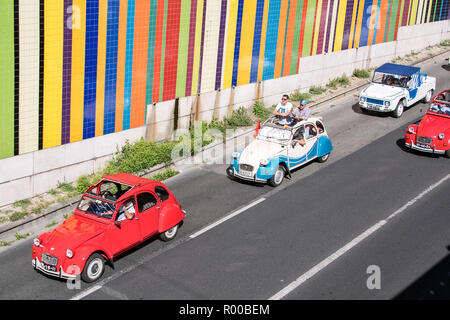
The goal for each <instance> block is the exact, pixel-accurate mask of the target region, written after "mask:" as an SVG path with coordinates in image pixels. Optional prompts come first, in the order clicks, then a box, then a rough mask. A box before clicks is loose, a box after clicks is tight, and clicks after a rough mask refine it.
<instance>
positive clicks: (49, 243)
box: [43, 214, 108, 257]
mask: <svg viewBox="0 0 450 320" xmlns="http://www.w3.org/2000/svg"><path fill="white" fill-rule="evenodd" d="M107 226H108V225H106V224H103V223H100V222H97V221H94V220H92V219H89V218H84V217H81V216H77V215H76V214H74V215H72V216H71V217H70V218H68V219H66V220H65V221H64V222H63V223H62V224H60V225H59V226H58V227H56V228H55V229H54V230H53V231H51V232H49V233H47V234H46V237H45V238H44V239H43V246H44V251H45V252H47V253H50V254H52V255H55V256H58V257H61V256H65V255H66V250H67V249H71V250H74V249H76V248H77V247H78V246H80V245H81V244H83V243H84V242H86V241H88V240H89V239H92V238H94V237H96V236H98V235H99V234H101V233H103V232H104V231H105V229H106V228H107ZM52 248H53V249H52Z"/></svg>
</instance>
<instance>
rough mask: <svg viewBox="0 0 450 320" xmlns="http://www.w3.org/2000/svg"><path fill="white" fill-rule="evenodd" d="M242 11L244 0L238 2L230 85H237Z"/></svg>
mask: <svg viewBox="0 0 450 320" xmlns="http://www.w3.org/2000/svg"><path fill="white" fill-rule="evenodd" d="M243 11H244V0H239V5H238V14H237V20H236V39H235V41H234V56H233V77H232V80H231V84H232V85H233V86H236V85H237V75H238V67H239V53H240V46H241V32H242V12H243Z"/></svg>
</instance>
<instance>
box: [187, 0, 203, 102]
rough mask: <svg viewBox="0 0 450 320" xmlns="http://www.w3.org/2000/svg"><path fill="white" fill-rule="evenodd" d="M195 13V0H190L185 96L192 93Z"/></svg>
mask: <svg viewBox="0 0 450 320" xmlns="http://www.w3.org/2000/svg"><path fill="white" fill-rule="evenodd" d="M200 1H201V0H200ZM196 15H197V0H191V17H190V25H189V45H188V46H189V47H188V59H187V72H186V97H189V96H190V95H191V94H192V92H191V91H192V70H193V67H194V49H195V25H196Z"/></svg>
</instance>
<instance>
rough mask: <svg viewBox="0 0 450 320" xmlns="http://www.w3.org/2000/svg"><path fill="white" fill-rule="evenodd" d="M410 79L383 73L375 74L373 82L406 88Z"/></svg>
mask: <svg viewBox="0 0 450 320" xmlns="http://www.w3.org/2000/svg"><path fill="white" fill-rule="evenodd" d="M408 81H409V77H405V76H399V75H395V74H387V73H382V72H375V74H374V75H373V79H372V82H374V83H379V84H384V85H388V86H393V87H402V88H406V86H407V83H408Z"/></svg>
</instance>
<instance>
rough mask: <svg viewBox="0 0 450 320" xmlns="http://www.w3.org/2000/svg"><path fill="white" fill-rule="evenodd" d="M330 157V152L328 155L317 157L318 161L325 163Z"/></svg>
mask: <svg viewBox="0 0 450 320" xmlns="http://www.w3.org/2000/svg"><path fill="white" fill-rule="evenodd" d="M329 157H330V154H329V153H327V154H326V155H324V156H321V157H319V158H317V161H318V162H320V163H324V162H326V161H327V160H328V158H329Z"/></svg>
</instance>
